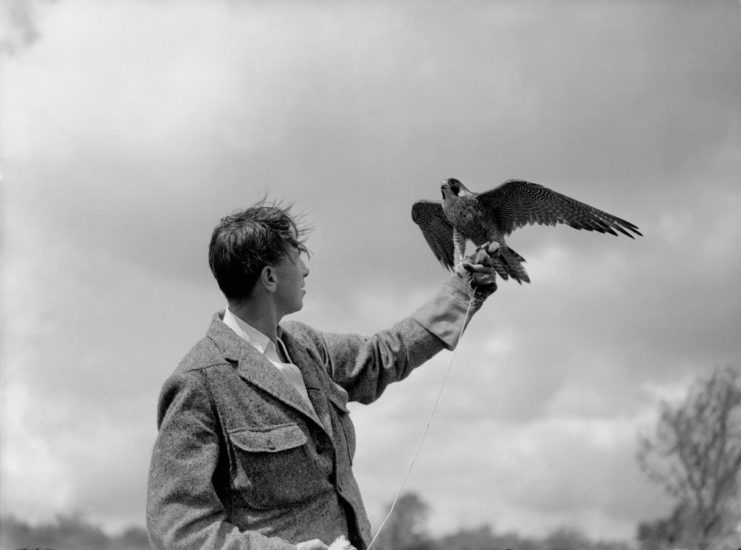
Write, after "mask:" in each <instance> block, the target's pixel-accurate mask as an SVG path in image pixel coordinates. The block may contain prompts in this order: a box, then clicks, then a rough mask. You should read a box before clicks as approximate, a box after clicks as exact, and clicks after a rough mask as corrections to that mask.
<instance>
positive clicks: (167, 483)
mask: <svg viewBox="0 0 741 550" xmlns="http://www.w3.org/2000/svg"><path fill="white" fill-rule="evenodd" d="M158 424H159V435H158V437H157V440H156V442H155V446H154V451H153V453H152V463H151V466H150V471H149V486H148V490H147V531H148V533H149V538H150V542H151V544H152V548H154V549H155V550H179V549H184V550H185V549H188V550H190V549H192V548H199V549H203V550H217V549H219V550H296V546H294V545H292V544H289V543H288V542H286V541H284V540H282V539H277V538H268V537H265V536H263V535H261V534H259V533H256V532H249V531H248V532H245V531H240V530H239V529H238V528H237V527H236V526H234V525H232V524H230V523H228V522H227V521H226V513H225V510H224V507H223V505H222V503H221V501H220V500H219V497H218V495H217V493H216V491H215V490H214V484H213V482H212V480H213V477H214V475H215V473H216V467H217V462H218V456H219V437H218V432H217V430H218V427H217V426H216V421H215V412H214V409H213V406H212V401H211V398H210V395H209V392H208V388H207V386H206V380H205V375H204V373H203V372H202V371H197V370H196V371H189V372H179V371H178V372H176V373H175V374H173V376H171V377H170V378H169V379H168V380H167V382H165V385H164V387H163V389H162V393H161V395H160V402H159V411H158Z"/></svg>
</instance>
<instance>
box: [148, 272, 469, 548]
mask: <svg viewBox="0 0 741 550" xmlns="http://www.w3.org/2000/svg"><path fill="white" fill-rule="evenodd" d="M467 306H468V297H467V294H466V291H465V286H464V284H463V283H462V282H461V281H459V280H457V277H453V278H451V280H450V281H448V283H447V284H446V285H445V287H444V288H443V290H442V291H441V292H440V293H438V294H437V295H436V296H435V298H434V299H433V300H431V301H430V302H428V303H427V304H426V305H425V306H423V307H422V308H420V309H419V310H417V311H416V312H415V313H414V314H413V315H412V316H410V317H407V318H405V319H403V320H402V321H400V322H399V323H397V324H396V325H394V326H393V327H392V328H391V329H389V330H386V331H382V332H379V333H377V334H375V335H373V336H371V337H361V336H356V335H340V334H330V333H323V332H320V331H317V330H315V329H313V328H311V327H309V326H307V325H305V324H301V323H297V322H286V323H281V325H280V326H279V327H278V332H279V336H280V338H281V339H282V340H283V342H284V344H285V346H286V349H287V350H288V353H289V355H290V357H291V359H292V360H293V362H294V364H296V366H297V367H298V368H299V369H300V370H301V373H302V375H303V378H304V382H305V384H306V389H307V392H308V394H309V398H310V399H311V402H312V405H313V408H312V407H310V406H308V404H307V403H306V401H305V400H304V399H303V398H302V397H301V396H300V394H299V393H298V392H297V391H296V389H295V388H294V387H292V386H291V385H290V384H289V383H288V381H287V380H286V379H285V378H284V377H283V375H282V374H281V373H280V372H279V371H278V370H277V369H276V368H275V367H274V366H273V365H272V364H271V363H270V362H269V361H268V359H267V358H266V357H265V356H263V355H262V354H261V353H259V352H258V351H257V350H255V349H254V348H253V347H252V346H250V345H249V344H247V343H246V342H245V341H244V340H242V339H241V338H240V337H239V336H237V334H236V333H234V332H233V331H232V330H231V329H230V328H229V327H228V326H226V325H225V324H224V322H223V320H222V319H223V312H221V313H217V314H216V315H215V316H214V317H213V320H212V322H211V326H210V328H209V329H208V333H207V334H206V336H205V338H203V339H202V340H200V341H199V342H198V343H197V344H196V345H195V346H194V347H193V348H192V349H191V350H190V352H189V353H188V354H187V355H186V356H185V358H184V359H183V360H182V361H181V363H180V365H179V366H178V367H177V369H176V370H175V372H174V373H173V374H172V375H171V376H170V377H169V378H168V379H167V380H166V382H165V384H164V386H163V388H162V392H161V394H160V399H159V406H158V418H157V422H158V427H159V434H158V437H157V440H156V443H155V446H154V451H153V453H152V461H151V467H150V475H149V486H148V496H147V528H148V532H149V536H150V541H151V543H152V546H153V548H155V549H157V550H161V549H167V550H171V549H188V550H190V549H196V548H198V549H209V550H212V549H213V550H216V549H220V550H227V549H228V550H295V548H296V546H295V545H296V544H297V543H298V542H301V541H305V540H311V539H320V540H322V541H323V542H325V543H326V544H329V543H331V542H332V541H333V540H334V539H335V538H336V537H337V536H339V535H341V534H345V535H347V536H348V538H349V539H350V541H351V542H352V543H353V544H354V545H355V546H356V547H357V548H358V549H359V550H364V549H365V548H366V547H367V545H368V543H369V541H370V525H369V522H368V518H367V515H366V511H365V508H364V506H363V502H362V499H361V496H360V490H359V488H358V484H357V483H356V481H355V477H354V475H353V472H352V462H353V455H354V452H355V431H354V428H353V423H352V421H351V420H350V415H349V412H348V409H347V403H348V401H359V402H361V403H370V402H372V401H374V400H375V399H377V398H378V397H379V396H380V395H381V393H382V392H383V391H384V389H385V388H386V386H387V385H388V384H389V383H391V382H395V381H397V380H401V379H403V378H405V377H406V376H407V375H408V374H409V373H410V372H411V370H412V369H414V368H415V367H417V366H418V365H420V364H422V363H423V362H424V361H426V360H427V359H429V358H430V357H431V356H432V355H434V354H435V353H437V352H438V351H440V350H441V349H443V348H448V349H450V348H452V347H454V346H455V344H456V341H457V337H458V335H459V333H460V331H461V326H462V324H464V323H466V322H467V321H468V319H470V316H469V317H468V318H466V309H467ZM478 307H480V304H476V305H474V306H473V308H472V309H473V310H476V309H478Z"/></svg>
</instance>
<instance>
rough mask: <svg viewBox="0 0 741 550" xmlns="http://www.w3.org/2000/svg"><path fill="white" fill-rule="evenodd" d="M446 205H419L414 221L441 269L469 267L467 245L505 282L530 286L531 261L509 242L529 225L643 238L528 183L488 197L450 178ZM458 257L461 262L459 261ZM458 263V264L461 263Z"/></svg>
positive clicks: (497, 189) (414, 208) (601, 214)
mask: <svg viewBox="0 0 741 550" xmlns="http://www.w3.org/2000/svg"><path fill="white" fill-rule="evenodd" d="M440 191H441V192H442V196H443V200H442V203H441V202H438V201H426V200H421V201H417V202H415V203H414V205H412V220H413V221H414V222H415V223H416V224H417V225H418V226H419V227H420V229H421V230H422V235H424V238H425V240H426V241H427V244H429V245H430V248H431V249H432V252H433V253H434V254H435V257H437V259H438V260H440V263H442V264H443V266H445V267H446V268H447V269H451V270H457V269H458V268H459V267H460V266H462V265H463V257H464V255H465V250H466V242H467V241H469V240H470V241H472V242H473V244H474V245H476V246H478V247H479V249H481V248H485V249H486V250H487V251H488V252H489V253H490V258H491V264H492V266H493V267H494V268H495V270H496V272H497V273H498V274H499V275H500V276H501V277H502V278H503V279H505V280H506V279H507V278H508V277H512V278H513V279H514V280H516V281H517V282H518V283H520V284H522V281H525V282H527V283H529V282H530V277H529V276H528V274H527V271H525V268H524V267H523V265H522V263H523V262H524V261H525V259H524V258H523V257H522V256H520V255H519V254H518V253H517V252H515V251H514V250H512V249H511V248H509V247H508V246H507V243H506V241H505V237H506V236H508V235H510V234H511V233H512V232H513V231H514V230H515V229H517V228H519V227H523V226H525V225H528V224H540V225H556V224H558V223H563V224H566V225H568V226H571V227H573V228H574V229H585V230H587V231H597V232H599V233H609V234H610V235H615V236H617V235H619V234H620V233H622V234H623V235H627V236H628V237H630V238H631V239H633V238H635V237H634V236H633V235H634V234H635V235H641V233H640V231H638V227H637V226H635V225H633V224H632V223H630V222H628V221H625V220H623V219H620V218H618V217H617V216H613V215H612V214H608V213H607V212H603V211H602V210H598V209H597V208H594V207H593V206H589V205H588V204H584V203H583V202H579V201H578V200H576V199H572V198H571V197H567V196H566V195H562V194H561V193H557V192H556V191H553V190H551V189H548V188H547V187H543V186H542V185H538V184H537V183H531V182H528V181H524V180H508V181H506V182H504V183H503V184H502V185H500V186H499V187H495V188H494V189H492V190H490V191H486V192H485V193H475V192H473V191H470V190H468V189H467V188H466V186H465V185H463V184H462V183H461V182H460V181H459V180H457V179H455V178H450V179H448V180H445V181H444V182H443V184H442V186H441V187H440ZM456 252H457V257H456V258H454V255H455V253H456ZM456 260H457V262H456Z"/></svg>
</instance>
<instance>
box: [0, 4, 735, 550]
mask: <svg viewBox="0 0 741 550" xmlns="http://www.w3.org/2000/svg"><path fill="white" fill-rule="evenodd" d="M4 16H5V21H4V23H3V26H2V33H3V37H4V38H3V43H2V50H3V52H2V56H3V66H2V73H0V78H1V80H2V96H0V98H1V102H2V113H1V114H2V118H1V120H2V141H1V142H0V145H1V146H2V160H3V179H2V197H1V199H2V216H3V218H2V219H3V239H4V242H3V250H2V256H3V257H2V266H3V268H2V269H3V308H4V311H3V319H4V329H3V331H4V342H3V345H2V353H3V357H2V374H1V378H0V381H1V382H2V400H1V402H2V407H3V410H2V425H1V426H2V462H1V464H2V469H1V470H0V475H1V476H2V480H1V483H0V504H1V505H2V512H3V513H13V514H15V515H17V516H20V517H24V518H28V519H34V520H45V519H49V518H51V517H53V516H54V514H56V513H58V512H60V511H70V510H76V511H79V512H81V513H82V514H84V515H85V516H86V517H88V518H90V519H91V520H93V521H96V522H100V523H102V524H103V525H105V526H107V527H109V528H111V529H116V528H118V527H120V526H122V525H126V524H131V523H136V524H142V523H143V514H144V502H145V489H146V475H147V468H148V462H149V454H150V451H151V447H152V444H153V441H154V438H155V435H156V428H155V406H156V400H157V395H158V392H159V389H160V386H161V384H162V382H163V380H164V379H165V378H166V377H167V376H168V374H169V373H170V372H171V371H172V370H173V369H174V368H175V366H176V365H177V363H178V361H179V360H180V358H181V357H182V356H183V355H184V354H185V353H186V352H187V350H188V349H189V348H190V346H191V345H192V344H193V343H194V342H195V341H196V340H197V339H198V338H200V337H201V336H202V335H203V334H204V333H205V330H206V328H207V326H208V324H209V321H210V317H211V315H212V314H213V312H214V311H216V310H218V309H221V308H222V307H223V305H224V302H223V299H222V297H221V295H220V294H219V292H218V289H217V287H216V285H215V284H214V282H213V281H212V278H211V275H210V272H209V271H208V266H207V261H206V252H207V243H208V238H209V236H210V232H211V230H212V228H213V226H214V225H215V224H216V222H217V221H218V219H219V218H220V217H221V216H222V215H224V214H226V213H229V212H231V211H232V210H234V209H236V208H239V207H244V206H246V205H249V204H250V203H252V202H254V201H256V200H258V199H259V198H261V197H262V196H263V195H264V194H268V195H269V196H271V197H274V198H279V199H284V200H286V201H295V204H296V207H297V209H299V210H300V211H302V212H304V213H305V214H306V216H307V218H308V219H309V220H310V221H311V223H312V225H313V226H314V231H313V234H312V236H311V238H310V241H309V246H310V248H311V250H312V256H311V261H310V264H309V265H310V268H311V275H310V276H309V279H308V281H307V283H308V284H307V287H308V295H307V298H306V300H305V307H304V309H303V310H302V311H301V312H299V313H297V314H295V316H294V318H295V319H298V320H301V321H304V322H307V323H310V324H312V325H314V326H316V327H318V328H323V329H326V330H331V331H348V332H360V333H368V334H370V333H372V332H373V331H376V330H380V329H383V328H386V327H388V326H390V324H391V323H393V322H394V321H396V320H398V319H399V318H401V317H402V316H404V315H406V314H408V313H410V312H411V311H412V310H413V309H414V308H415V307H417V306H419V305H420V304H421V303H422V302H423V301H424V300H425V299H426V297H428V296H430V295H431V294H432V293H433V292H435V291H436V289H437V288H439V286H440V285H441V284H442V283H443V282H444V280H445V278H446V276H447V275H446V274H445V272H444V271H443V270H442V268H440V266H439V264H438V263H437V261H436V260H435V259H434V257H433V256H432V253H431V252H430V251H429V249H428V248H427V246H426V244H425V242H424V240H423V239H422V237H421V234H420V233H419V231H418V229H417V227H416V226H414V224H413V223H412V222H411V219H410V215H409V213H410V205H411V204H412V202H413V201H414V200H416V199H419V198H429V199H436V198H438V197H439V182H440V181H441V180H442V179H443V178H446V177H451V176H455V177H458V178H460V179H462V180H463V181H464V183H466V184H467V185H468V186H469V187H470V188H472V189H474V190H479V191H481V190H485V189H488V188H491V187H494V186H495V185H497V184H499V183H500V182H502V181H504V180H506V179H508V178H514V177H518V178H524V179H528V180H531V181H536V182H539V183H541V184H544V185H546V186H549V187H552V188H554V189H556V190H559V191H561V192H563V193H566V194H568V195H571V196H574V197H576V198H578V199H580V200H582V201H584V202H587V203H590V204H593V205H595V206H597V207H599V208H602V209H604V210H607V211H609V212H612V213H614V214H617V215H619V216H621V217H624V218H626V219H628V220H630V221H632V222H633V223H635V224H637V225H638V226H639V227H640V228H641V231H642V232H643V233H644V235H645V236H644V237H643V238H640V239H637V240H635V241H633V240H630V239H627V238H614V237H608V236H603V235H597V234H593V233H587V232H578V231H574V230H572V229H570V228H565V227H559V228H541V227H529V228H526V229H523V230H521V231H518V232H516V233H515V234H514V235H513V236H512V237H511V239H510V243H511V244H512V246H513V247H514V248H516V249H517V250H518V251H519V252H520V253H521V254H523V255H524V256H525V257H526V258H527V260H528V263H527V266H528V270H529V273H530V276H531V278H532V281H533V282H532V284H531V285H526V286H518V285H517V284H514V283H503V284H501V285H500V289H499V291H498V292H497V293H496V294H495V295H494V296H493V297H492V298H490V299H489V301H488V302H487V304H486V305H485V307H484V309H483V310H482V311H481V312H480V313H479V314H478V315H477V317H476V318H475V319H474V321H473V322H472V324H471V326H470V328H469V330H468V331H467V333H466V335H465V336H464V338H463V341H462V343H461V345H460V347H459V350H458V353H457V354H456V356H455V362H454V364H453V371H452V375H451V378H450V380H449V382H448V385H447V387H446V389H445V393H444V395H443V399H442V402H441V404H440V409H439V411H438V414H437V416H436V417H435V419H434V421H433V423H432V427H431V430H430V434H429V436H428V438H427V440H426V442H425V444H424V448H423V451H422V455H421V457H420V459H419V461H418V462H417V464H416V465H415V468H414V470H413V472H412V475H411V478H410V480H409V482H408V485H407V487H408V488H409V489H410V490H415V491H417V492H419V493H420V494H421V495H422V497H423V498H424V499H425V500H426V501H427V502H428V503H429V504H430V506H431V509H432V514H431V516H430V527H431V528H432V530H433V532H435V533H443V532H447V531H450V530H453V529H455V528H457V527H458V526H475V525H479V524H481V523H484V522H486V523H490V524H491V525H493V526H494V528H495V529H496V530H498V531H503V530H509V529H516V530H518V531H520V532H521V533H523V534H529V535H542V534H544V533H546V532H548V531H549V530H551V529H553V528H555V527H557V526H561V525H571V526H574V527H577V528H579V529H581V530H583V531H584V532H585V533H587V534H589V535H591V536H593V537H598V538H625V539H630V538H632V537H633V535H634V532H635V527H636V524H637V523H638V522H639V521H641V520H647V519H653V518H656V517H659V516H661V515H664V514H666V513H667V512H668V510H669V508H670V505H671V503H670V501H669V500H668V499H667V498H666V497H665V496H664V495H663V493H662V492H661V490H660V488H658V487H656V486H654V485H651V484H650V483H649V482H648V481H646V479H645V478H644V477H643V476H642V474H641V472H640V471H639V469H638V467H637V464H636V461H635V452H636V442H637V434H638V433H639V431H641V430H648V429H650V427H651V424H652V422H653V421H654V419H655V416H656V411H657V405H658V403H659V401H660V400H661V399H666V398H668V399H672V398H677V397H678V396H681V395H682V394H683V392H684V391H685V390H686V388H687V387H688V385H689V384H690V382H691V381H692V380H693V379H694V378H695V377H697V376H698V375H700V374H702V373H705V372H707V371H708V370H709V369H711V368H712V367H713V366H715V365H722V364H727V363H735V364H738V363H739V362H741V338H739V335H740V334H741V293H739V292H738V289H737V285H738V283H739V281H741V254H739V252H738V250H739V248H738V247H739V245H738V242H739V240H740V239H741V216H740V215H739V212H741V185H739V183H740V181H739V176H740V175H741V101H740V100H739V98H741V63H739V59H741V3H739V2H737V1H731V0H728V1H707V2H699V1H698V2H694V3H692V2H653V3H651V2H648V3H647V2H635V3H633V2H620V3H616V2H589V3H587V2H559V3H556V2H532V1H525V2H516V1H510V2H506V1H503V2H462V1H440V2H428V1H421V0H420V1H418V2H414V1H410V2H404V3H400V2H392V1H390V0H389V1H373V2H359V1H358V2H331V1H322V2H263V1H257V2H241V1H236V0H233V1H226V0H224V1H214V2H197V1H187V0H181V1H167V0H162V1H158V2H151V1H143V0H141V1H122V0H120V1H116V0H107V1H92V0H88V1H73V0H57V1H48V0H35V1H33V2H31V1H23V0H6V2H5V5H4ZM450 358H451V354H450V353H447V352H446V353H443V354H440V355H439V356H438V357H436V358H435V359H434V360H432V361H431V362H430V363H429V364H428V365H426V366H424V367H422V368H421V369H420V370H418V371H416V372H415V373H413V374H412V376H411V377H410V378H409V379H408V380H407V381H406V382H404V383H402V384H399V385H397V386H396V387H392V388H390V389H389V390H388V392H387V393H386V394H385V395H384V396H383V398H382V399H381V400H380V401H379V402H377V403H375V404H373V405H372V406H369V407H364V406H357V407H355V408H353V412H352V414H353V417H354V419H355V422H356V425H357V429H358V432H359V447H358V456H357V458H356V473H357V477H358V479H359V482H360V484H361V487H362V489H363V490H364V493H365V497H366V504H367V507H368V509H369V512H370V513H371V516H372V518H373V519H374V520H375V521H376V522H377V521H378V520H379V518H380V515H381V512H382V509H383V507H384V505H385V503H387V502H389V501H390V500H391V498H392V497H393V495H394V493H395V491H396V489H397V488H398V486H399V483H400V482H401V480H402V477H403V475H404V471H405V468H406V467H407V464H408V463H409V460H410V459H411V456H412V454H413V452H414V449H415V447H416V445H417V441H418V440H419V437H420V436H421V434H422V431H423V429H424V426H425V424H426V422H427V420H428V417H429V414H430V408H431V407H432V403H433V401H434V398H435V395H436V392H437V391H438V389H439V387H440V384H441V383H442V380H443V377H444V374H445V369H446V368H447V367H448V364H449V362H450Z"/></svg>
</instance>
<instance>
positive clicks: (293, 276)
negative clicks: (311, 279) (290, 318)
mask: <svg viewBox="0 0 741 550" xmlns="http://www.w3.org/2000/svg"><path fill="white" fill-rule="evenodd" d="M273 269H274V271H275V274H276V277H277V280H278V289H277V291H276V295H275V299H276V304H277V305H278V307H279V309H280V313H281V315H288V314H289V313H294V312H296V311H298V310H300V309H301V308H302V307H303V305H304V294H306V288H305V282H304V279H305V277H306V276H307V275H308V274H309V268H308V267H307V266H306V264H305V263H304V260H303V258H302V257H301V252H300V251H299V250H298V249H296V248H293V247H291V248H289V250H288V253H287V254H286V255H285V256H284V257H283V259H281V260H280V261H279V262H278V263H277V264H275V265H274V266H273Z"/></svg>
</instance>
